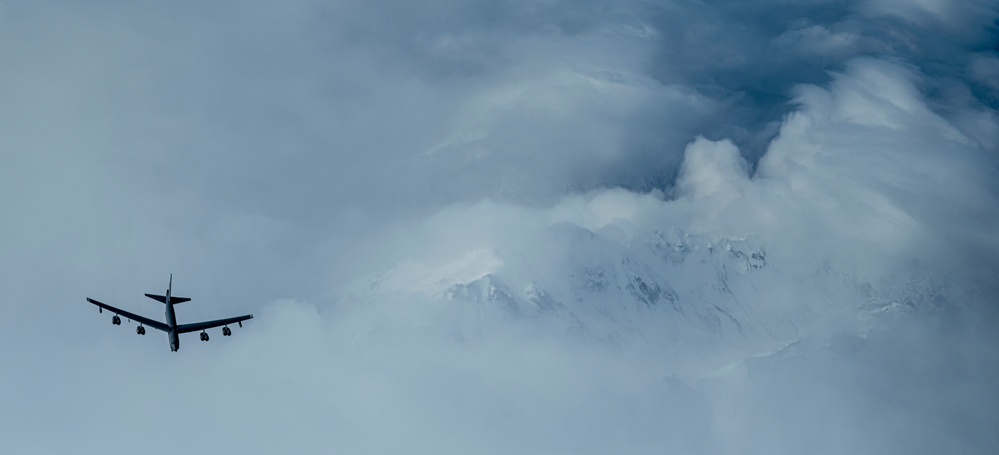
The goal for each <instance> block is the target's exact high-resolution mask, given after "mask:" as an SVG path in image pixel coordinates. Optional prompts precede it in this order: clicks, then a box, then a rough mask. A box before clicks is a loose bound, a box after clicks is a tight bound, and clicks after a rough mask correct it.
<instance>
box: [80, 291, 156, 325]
mask: <svg viewBox="0 0 999 455" xmlns="http://www.w3.org/2000/svg"><path fill="white" fill-rule="evenodd" d="M87 301H88V302H90V303H93V304H94V305H97V306H99V307H101V308H104V309H105V310H108V311H110V312H112V313H114V314H120V315H122V316H125V317H126V318H129V319H131V320H133V321H139V322H140V323H142V324H145V325H148V326H149V327H152V328H154V329H158V330H162V331H164V332H169V331H170V326H168V325H166V324H164V323H162V322H160V321H155V320H152V319H149V318H147V317H143V316H139V315H137V314H135V313H129V312H128V311H125V310H122V309H120V308H115V307H113V306H111V305H108V304H106V303H102V302H98V301H96V300H94V299H92V298H90V297H87Z"/></svg>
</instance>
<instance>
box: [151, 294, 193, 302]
mask: <svg viewBox="0 0 999 455" xmlns="http://www.w3.org/2000/svg"><path fill="white" fill-rule="evenodd" d="M146 297H149V298H151V299H153V300H159V301H160V302H161V303H166V296H165V295H156V294H146ZM188 300H191V299H190V298H187V297H174V296H170V303H173V304H177V303H184V302H186V301H188Z"/></svg>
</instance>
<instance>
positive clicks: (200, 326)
mask: <svg viewBox="0 0 999 455" xmlns="http://www.w3.org/2000/svg"><path fill="white" fill-rule="evenodd" d="M123 314H124V313H123ZM247 319H253V315H252V314H246V315H243V316H236V317H234V318H226V319H216V320H214V321H205V322H194V323H191V324H180V325H178V326H177V333H187V332H196V331H198V330H206V329H210V328H212V327H219V326H223V325H229V324H236V323H238V322H243V321H245V320H247ZM240 325H242V324H240Z"/></svg>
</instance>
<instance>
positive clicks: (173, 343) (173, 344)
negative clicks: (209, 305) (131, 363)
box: [87, 274, 253, 351]
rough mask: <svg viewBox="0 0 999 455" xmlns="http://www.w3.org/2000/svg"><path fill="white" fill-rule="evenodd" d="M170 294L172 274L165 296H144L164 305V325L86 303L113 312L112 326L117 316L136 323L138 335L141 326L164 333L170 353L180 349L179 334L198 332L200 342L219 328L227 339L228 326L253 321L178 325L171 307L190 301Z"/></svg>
mask: <svg viewBox="0 0 999 455" xmlns="http://www.w3.org/2000/svg"><path fill="white" fill-rule="evenodd" d="M172 292H173V274H170V284H169V286H168V287H167V291H166V295H155V294H146V297H149V298H151V299H153V300H159V301H160V302H163V304H164V305H166V324H164V323H162V322H160V321H154V320H152V319H149V318H145V317H142V316H139V315H137V314H134V313H129V312H128V311H125V310H121V309H118V308H115V307H113V306H111V305H108V304H106V303H101V302H98V301H96V300H94V299H92V298H90V297H87V301H88V302H90V303H93V304H94V305H97V307H98V308H99V309H100V312H102V313H103V312H104V310H108V311H111V312H113V313H114V316H112V317H111V323H112V324H114V325H121V317H119V316H118V315H119V314H120V315H123V316H125V317H127V318H129V319H132V320H135V321H138V322H139V326H138V327H136V329H135V333H138V334H139V335H145V334H146V328H145V327H144V326H143V325H148V326H150V327H152V328H154V329H159V330H162V331H164V332H166V333H167V337H168V338H169V339H170V350H171V351H176V350H178V349H180V334H182V333H187V332H194V331H197V330H200V331H201V341H208V333H207V332H205V330H207V329H210V328H212V327H219V326H221V327H222V336H226V337H227V336H230V335H232V330H231V329H229V324H239V326H240V327H242V326H243V321H245V320H247V319H253V315H252V314H247V315H243V316H236V317H234V318H227V319H216V320H214V321H205V322H195V323H193V324H179V325H178V324H177V314H176V313H175V312H174V311H173V306H174V305H176V304H178V303H183V302H186V301H188V300H191V299H189V298H187V297H174V296H172V295H171V293H172Z"/></svg>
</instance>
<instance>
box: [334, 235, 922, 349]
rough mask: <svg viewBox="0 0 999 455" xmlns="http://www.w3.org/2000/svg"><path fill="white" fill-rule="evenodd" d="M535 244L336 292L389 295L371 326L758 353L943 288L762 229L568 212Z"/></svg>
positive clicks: (373, 298) (365, 301)
mask: <svg viewBox="0 0 999 455" xmlns="http://www.w3.org/2000/svg"><path fill="white" fill-rule="evenodd" d="M526 244H528V245H540V246H538V247H535V248H532V249H524V248H516V247H514V248H485V249H473V250H471V251H467V252H464V253H461V254H460V255H457V256H454V257H451V258H447V259H444V260H439V261H436V262H419V261H415V260H407V261H403V262H399V263H398V264H396V265H395V266H393V267H392V268H390V269H389V270H387V271H385V272H383V273H381V274H378V275H377V276H373V277H367V278H364V279H362V280H359V281H357V282H355V283H353V284H352V285H350V286H348V287H346V288H344V289H343V290H341V293H340V294H339V296H338V300H339V301H340V302H341V304H342V306H343V307H346V308H347V309H349V308H351V307H355V308H365V309H366V310H365V311H364V312H355V313H362V314H365V313H367V314H372V313H371V312H370V311H368V310H370V309H371V307H378V306H381V307H382V308H381V309H382V310H383V311H377V312H375V314H379V315H380V316H379V317H376V318H372V319H371V320H370V324H371V326H370V327H368V328H369V329H378V328H389V327H386V325H392V327H391V328H393V329H398V328H405V327H409V328H421V329H426V330H430V331H437V332H442V333H449V334H451V335H453V336H456V337H459V338H462V339H465V338H468V337H478V336H488V334H489V333H490V332H492V331H496V330H499V329H506V328H509V327H511V326H512V327H519V328H523V329H526V330H532V329H537V330H540V331H543V333H545V334H547V335H549V336H568V337H573V338H576V339H584V340H589V341H594V342H598V343H602V344H605V345H608V346H612V347H635V346H640V347H652V348H656V349H661V350H663V352H674V351H679V350H682V351H685V352H691V351H695V352H718V351H719V350H722V351H724V352H731V351H732V350H735V351H738V352H740V354H739V355H745V356H749V355H754V354H756V353H757V351H761V350H762V351H767V350H770V349H775V348H776V347H778V346H781V345H784V344H787V343H792V342H795V340H799V339H801V338H807V337H809V336H812V335H815V334H817V333H820V332H822V331H824V330H827V329H828V326H829V321H830V320H836V321H839V322H838V324H840V325H839V326H837V329H842V330H846V331H847V332H848V333H851V334H857V335H862V334H863V333H864V331H866V330H867V329H868V328H869V327H870V325H871V320H872V318H873V317H877V315H878V314H880V313H893V312H898V311H903V310H905V309H912V308H915V306H917V305H921V304H922V303H921V302H922V301H923V300H929V301H932V300H933V298H939V297H933V296H928V295H923V294H926V293H925V292H924V293H923V294H920V295H918V296H912V295H908V296H907V294H906V293H905V292H901V291H899V290H893V289H886V288H884V287H883V286H880V285H877V284H871V283H868V282H862V283H858V282H856V280H854V279H853V278H851V277H850V276H849V275H848V274H844V273H838V272H836V270H837V269H836V268H835V267H834V266H832V265H830V264H829V263H828V262H827V261H826V262H824V261H821V260H816V261H814V264H815V268H813V269H808V268H801V266H800V264H801V261H800V260H799V261H797V262H795V263H793V264H792V265H790V266H789V265H786V264H784V263H782V262H781V259H782V258H774V257H772V255H771V254H769V253H768V249H767V248H766V246H765V245H764V244H763V242H762V241H761V240H760V239H759V238H758V237H757V236H755V235H753V234H749V235H746V236H743V237H740V238H726V237H720V236H713V235H711V234H705V233H693V232H688V231H685V230H682V229H680V228H677V227H675V226H666V227H663V228H650V229H646V230H644V231H641V232H640V233H639V235H636V236H633V237H631V238H630V239H627V240H623V238H622V237H621V236H616V235H615V234H614V231H613V230H604V231H601V232H592V231H590V230H587V229H585V228H583V227H580V226H578V225H575V224H571V223H568V222H559V223H555V224H553V225H551V226H549V227H547V228H546V229H544V232H543V233H542V234H541V235H540V241H539V242H527V243H526ZM906 292H909V291H906ZM910 294H911V292H910ZM917 294H918V293H917ZM920 299H921V300H920ZM386 315H388V317H386Z"/></svg>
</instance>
